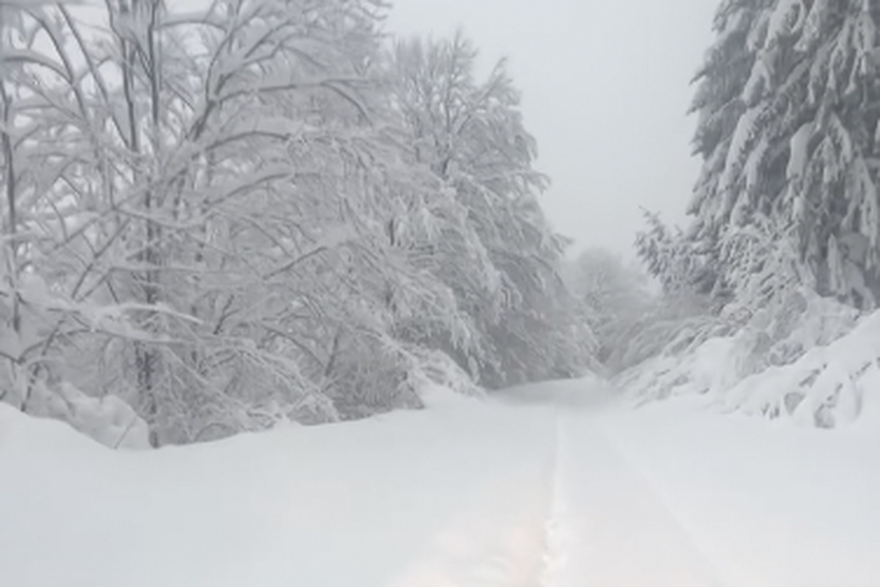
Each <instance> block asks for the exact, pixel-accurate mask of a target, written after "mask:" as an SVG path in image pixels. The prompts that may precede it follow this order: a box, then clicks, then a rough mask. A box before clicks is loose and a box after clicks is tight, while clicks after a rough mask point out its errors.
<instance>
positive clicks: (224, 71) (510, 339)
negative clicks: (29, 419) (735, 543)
mask: <svg viewBox="0 0 880 587" xmlns="http://www.w3.org/2000/svg"><path fill="white" fill-rule="evenodd" d="M175 7H177V8H178V9H179V7H180V5H179V4H177V3H171V2H164V1H163V0H108V1H107V2H106V3H103V4H94V5H91V4H89V5H79V4H77V3H69V4H68V3H54V2H47V1H41V0H4V1H3V3H2V4H0V16H2V22H0V34H2V38H0V107H2V124H0V153H2V154H0V158H2V167H0V173H2V184H0V187H2V191H3V198H2V206H0V211H2V213H0V221H2V232H0V257H2V258H0V401H3V402H5V403H7V404H10V405H12V406H14V407H15V408H16V409H19V410H21V411H23V412H26V413H28V414H32V415H34V416H40V417H51V418H56V419H61V420H65V421H67V422H69V423H70V424H72V425H73V426H74V427H75V428H77V429H78V430H80V431H82V432H85V433H86V434H89V435H92V436H93V437H95V438H97V439H99V440H101V442H104V443H105V444H107V445H109V446H114V447H115V446H121V445H126V444H132V445H137V444H139V443H142V441H143V439H147V441H148V442H149V445H150V446H153V447H159V446H163V445H169V444H187V443H194V442H201V441H207V440H213V439H218V438H223V437H227V436H230V435H234V434H236V433H239V432H244V431H258V430H264V429H268V428H272V427H274V426H276V425H278V424H279V423H283V422H290V421H295V422H300V423H303V424H323V423H330V422H339V421H347V420H353V419H361V418H366V417H369V416H372V415H375V414H380V413H384V412H388V411H392V410H399V409H419V408H421V407H422V404H423V402H422V398H421V390H422V389H424V388H425V387H426V386H429V385H441V386H445V387H448V388H450V389H453V390H455V391H456V392H458V393H461V394H465V395H476V396H479V395H483V394H485V393H487V390H488V391H491V390H497V389H501V388H505V387H509V386H514V385H518V384H522V383H526V382H536V381H545V380H551V379H565V378H575V377H579V376H582V375H585V374H587V373H596V374H599V375H601V376H602V377H606V378H609V379H610V380H613V381H616V382H619V384H620V385H621V386H624V385H625V386H628V387H630V388H632V389H635V390H637V391H638V393H639V394H640V396H641V397H643V398H645V399H646V400H653V399H663V398H665V397H668V396H669V395H670V394H673V393H679V392H680V391H681V389H682V388H688V389H690V390H692V391H693V392H695V393H707V392H709V391H713V392H716V391H717V392H720V393H724V394H727V397H728V398H729V401H730V402H732V404H731V405H732V407H733V408H734V409H742V410H745V411H747V412H754V413H760V414H763V415H765V416H770V417H778V416H779V415H781V414H783V413H786V412H787V413H789V414H796V415H797V416H798V417H802V418H805V419H806V420H808V421H810V422H811V423H812V424H813V425H816V426H820V427H833V426H835V425H836V424H838V423H840V422H843V421H847V420H851V419H854V418H856V417H857V416H858V412H859V408H858V406H859V402H860V399H859V397H860V393H861V392H860V391H859V389H858V385H857V382H858V380H859V378H861V377H863V376H865V374H866V373H867V372H868V371H871V372H873V371H872V370H876V369H878V367H877V365H878V364H880V363H878V362H877V361H876V359H878V358H880V351H872V350H870V347H871V345H870V344H865V345H861V346H860V347H859V348H863V347H864V348H863V350H862V351H861V354H860V355H859V357H858V359H857V360H856V359H854V360H853V362H852V364H848V365H847V366H846V368H845V369H843V371H842V372H840V373H838V372H837V371H835V372H834V373H831V371H830V370H829V369H828V368H827V367H828V361H827V360H824V359H822V358H821V357H819V358H817V357H816V355H815V353H811V350H813V349H814V348H816V347H819V346H823V345H828V344H831V343H834V342H835V341H840V340H845V339H842V338H841V337H845V336H846V335H849V336H859V337H861V338H859V339H858V340H873V339H872V338H871V336H872V333H873V332H874V329H875V328H876V327H875V326H873V322H871V321H870V319H871V317H870V316H869V315H870V314H871V312H873V311H874V310H875V309H876V307H877V302H878V299H880V298H878V296H880V272H878V259H880V257H878V253H880V239H878V236H880V199H878V198H880V196H878V192H877V184H876V182H877V178H878V174H880V145H878V137H880V128H878V120H880V108H878V106H880V83H878V80H880V75H878V67H880V51H878V33H877V30H876V24H875V23H877V22H880V6H878V5H877V3H875V2H855V1H851V0H725V1H724V2H722V4H721V6H720V8H719V9H718V12H717V16H716V18H715V23H714V31H715V35H716V41H715V43H714V44H713V46H712V47H711V48H709V50H708V52H707V53H706V57H705V61H704V65H703V66H702V67H701V68H700V70H699V71H698V72H697V73H696V75H695V78H694V91H695V94H694V99H693V105H692V113H693V115H694V116H695V117H696V118H697V120H698V125H697V132H696V135H695V137H694V141H693V146H694V150H695V153H696V154H697V155H698V156H699V157H700V158H701V161H702V172H701V175H700V177H699V178H696V179H697V181H696V187H695V190H694V193H693V196H692V199H691V202H690V204H689V207H688V213H689V215H690V220H689V225H688V226H686V227H684V228H678V227H675V226H669V225H667V224H665V223H664V221H663V220H662V219H661V218H660V217H659V215H657V214H655V213H654V212H652V211H650V210H646V211H645V224H644V229H643V230H642V231H641V232H640V233H639V234H637V235H634V246H635V250H636V252H637V255H638V258H639V259H640V261H641V262H642V265H641V266H638V267H635V266H631V265H629V264H627V263H626V262H624V261H623V260H622V258H621V257H619V256H616V255H615V254H614V253H612V252H609V251H606V250H603V249H599V248H592V249H587V250H585V251H581V252H576V251H572V249H571V244H572V242H571V239H569V238H567V237H566V236H564V235H561V234H558V233H556V232H555V231H554V229H553V227H552V226H551V224H550V222H549V221H548V220H547V218H546V216H545V214H544V212H543V211H542V208H541V205H540V197H541V194H542V192H543V190H544V189H545V188H546V187H547V186H548V185H549V182H550V181H551V178H549V177H546V176H545V175H544V174H542V173H541V172H540V170H539V169H538V168H536V165H535V159H536V156H537V149H538V140H537V138H536V137H535V136H533V135H532V134H530V133H529V131H528V130H527V128H526V125H525V122H524V119H523V116H522V113H521V109H520V100H521V95H520V92H519V90H518V88H517V86H516V83H515V81H514V80H513V79H512V77H511V75H510V74H509V70H508V67H507V64H506V62H505V61H503V60H502V61H499V62H498V63H495V64H493V66H492V67H490V68H488V70H486V71H488V73H485V74H483V73H481V72H482V71H483V70H484V69H485V67H483V68H481V66H480V55H479V51H478V47H477V46H476V45H475V43H474V42H472V41H471V40H470V39H469V38H468V37H467V35H466V33H464V32H460V33H458V34H456V35H453V36H451V37H448V38H419V37H413V38H397V37H394V36H392V35H389V34H388V33H386V32H385V30H384V28H383V19H384V16H385V14H386V12H387V10H388V9H389V7H388V6H386V5H385V4H384V3H383V2H381V1H380V0H214V1H213V2H210V3H209V4H207V5H206V6H203V7H201V8H198V9H193V10H191V11H187V12H184V11H179V10H176V9H175ZM483 65H485V64H483ZM875 321H876V320H875ZM865 337H867V338H865ZM875 348H876V347H875ZM707 354H708V355H712V356H720V355H724V356H726V357H727V361H728V363H729V364H726V365H725V367H724V369H722V372H721V375H718V374H717V373H716V374H712V373H708V374H707V373H702V374H701V372H700V371H699V369H697V368H695V366H694V365H695V364H697V363H699V362H700V361H701V360H702V359H701V357H705V356H707ZM875 355H876V356H875ZM771 369H783V370H784V369H789V371H785V372H786V373H789V372H790V373H793V375H792V376H791V377H789V380H786V383H785V385H775V386H774V389H772V390H766V389H762V390H761V392H760V393H758V392H757V391H755V390H756V389H758V388H760V386H757V385H755V381H754V379H749V378H750V377H752V376H755V375H758V374H761V373H764V372H767V371H768V370H771ZM743 382H746V383H745V384H744V383H743ZM854 382H855V383H854Z"/></svg>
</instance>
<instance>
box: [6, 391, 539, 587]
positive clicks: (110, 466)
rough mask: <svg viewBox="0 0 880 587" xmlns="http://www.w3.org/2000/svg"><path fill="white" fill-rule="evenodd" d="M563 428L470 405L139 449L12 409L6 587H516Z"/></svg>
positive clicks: (530, 552) (529, 559) (531, 555)
mask: <svg viewBox="0 0 880 587" xmlns="http://www.w3.org/2000/svg"><path fill="white" fill-rule="evenodd" d="M434 391H437V390H436V389H435V390H434ZM438 395H443V397H444V398H445V399H443V401H446V400H449V399H450V397H454V396H450V395H449V393H448V392H443V393H440V394H438ZM426 397H428V398H429V399H428V403H429V404H431V403H432V399H431V398H432V397H433V396H432V394H431V392H429V393H428V395H427V396H426ZM434 399H436V398H434ZM553 427H554V419H553V412H552V410H549V409H541V408H535V409H532V410H529V411H528V412H524V411H517V410H500V409H498V407H497V406H490V405H488V404H487V403H486V402H481V401H475V400H470V401H469V400H461V401H459V402H457V403H456V405H455V407H454V408H453V407H452V406H450V405H449V404H446V405H445V406H444V408H443V409H427V410H421V411H409V412H396V413H389V414H385V415H382V416H378V417H376V418H373V419H369V420H363V421H358V422H353V423H346V424H330V425H326V426H317V427H306V426H296V425H290V426H285V427H281V428H279V429H276V430H273V431H269V432H264V433H260V434H242V435H239V436H236V437H233V438H229V439H226V440H222V441H217V442H213V443H205V444H197V445H190V446H186V447H166V448H162V449H159V450H155V451H143V452H130V451H111V450H107V449H106V448H104V447H102V446H100V445H98V444H97V443H95V442H93V441H92V440H90V439H88V438H86V437H85V436H83V435H81V434H79V433H78V432H76V431H75V430H73V429H72V428H71V427H69V426H67V425H66V424H63V423H61V422H57V421H54V420H49V419H36V418H31V417H29V416H26V415H24V414H22V413H20V412H19V411H17V410H15V409H13V408H11V407H9V406H6V405H0V585H4V586H9V587H157V586H160V585H161V586H162V587H203V586H209V585H210V586H211V587H242V586H246V585H259V586H260V587H275V586H277V587H289V586H290V585H339V586H345V585H364V586H376V587H380V586H388V587H424V586H426V585H445V584H457V585H466V584H467V585H471V584H477V583H478V582H479V580H480V577H481V576H483V577H484V576H485V573H491V574H492V576H493V577H497V578H499V580H498V581H497V582H496V583H494V584H496V585H511V586H512V585H515V584H517V583H515V582H514V579H515V578H516V577H520V578H521V577H522V575H521V573H522V572H525V570H526V569H527V568H531V567H533V566H534V565H540V563H541V556H542V552H541V550H540V544H539V543H533V542H530V541H525V542H524V541H522V540H519V538H518V537H520V536H526V537H530V536H541V535H542V534H541V526H540V524H541V523H542V521H543V513H544V510H545V508H546V505H547V495H546V487H545V485H546V483H545V480H546V479H547V478H549V472H548V469H547V467H548V463H550V462H552V458H551V453H552V451H553V438H554V434H553ZM505 577H506V579H505ZM505 580H506V581H508V582H504V581H505ZM449 581H453V582H452V583H449Z"/></svg>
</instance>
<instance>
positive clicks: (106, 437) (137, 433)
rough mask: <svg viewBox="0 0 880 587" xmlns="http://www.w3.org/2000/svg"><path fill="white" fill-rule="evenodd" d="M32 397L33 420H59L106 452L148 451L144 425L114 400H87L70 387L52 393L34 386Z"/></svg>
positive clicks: (97, 398) (118, 401)
mask: <svg viewBox="0 0 880 587" xmlns="http://www.w3.org/2000/svg"><path fill="white" fill-rule="evenodd" d="M33 396H34V397H33V398H32V403H33V405H34V406H35V408H34V409H32V410H30V411H29V413H30V414H32V415H34V416H38V417H47V418H54V419H56V420H63V421H65V422H67V423H69V424H70V425H71V426H72V427H73V428H75V429H76V430H78V431H79V432H81V433H83V434H85V435H86V436H88V437H90V438H92V439H94V440H97V441H98V442H100V443H101V444H103V445H104V446H107V447H110V448H114V449H116V448H126V449H137V450H144V449H149V448H151V446H150V429H149V427H148V426H147V423H146V422H145V421H144V420H143V419H142V418H140V417H139V416H138V415H137V413H135V411H134V409H132V407H131V406H130V405H128V404H127V403H125V402H124V401H122V400H121V399H120V398H118V397H116V396H113V395H108V396H105V397H89V396H87V395H86V394H84V393H83V392H82V391H80V390H79V389H77V388H76V387H74V386H73V385H71V384H70V383H61V384H59V385H58V386H57V387H56V388H54V389H49V388H48V387H47V386H45V385H42V384H38V385H34V387H33Z"/></svg>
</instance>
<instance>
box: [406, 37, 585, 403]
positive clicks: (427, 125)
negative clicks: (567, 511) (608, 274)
mask: <svg viewBox="0 0 880 587" xmlns="http://www.w3.org/2000/svg"><path fill="white" fill-rule="evenodd" d="M477 57H478V55H477V51H476V49H475V48H474V46H473V44H472V43H471V42H470V41H468V40H467V39H466V38H465V37H464V36H463V35H462V34H461V33H460V32H459V33H457V34H456V35H455V36H454V37H453V38H452V39H448V40H439V41H434V40H428V41H423V40H420V39H413V40H409V41H399V42H398V43H397V44H396V45H395V47H394V50H393V53H392V55H391V70H392V75H393V79H394V85H393V87H394V104H395V107H396V109H397V110H398V112H399V113H400V114H401V116H402V118H403V120H404V122H405V125H406V128H407V130H408V132H409V133H410V136H411V140H412V141H413V142H414V145H415V148H414V154H413V155H414V159H415V161H416V162H417V163H420V164H422V165H425V166H427V167H428V168H429V169H430V170H431V171H432V172H433V173H434V174H435V175H436V176H437V177H438V178H439V179H440V181H441V182H442V185H443V188H444V190H445V191H444V193H448V194H451V200H448V204H449V208H448V209H447V210H446V211H444V212H443V216H444V225H445V226H446V228H445V229H444V230H446V231H447V234H446V235H445V237H444V238H443V239H441V240H440V242H439V243H438V244H437V246H436V248H435V249H434V250H433V255H432V259H431V260H430V270H431V271H432V272H433V273H434V274H435V275H437V276H438V277H439V278H440V279H441V280H442V281H443V282H444V283H446V284H447V285H448V286H449V287H450V288H452V290H453V291H454V292H455V297H456V300H457V302H458V306H459V307H460V308H461V309H462V311H464V312H465V313H466V315H467V316H469V317H470V319H471V320H472V322H473V324H474V325H475V328H476V331H477V332H478V333H479V337H480V340H479V341H477V344H476V345H474V347H473V350H472V351H471V352H470V354H469V355H463V354H462V353H461V352H456V353H455V354H456V355H457V356H458V357H459V359H460V362H461V363H462V364H464V365H468V364H471V365H473V366H472V369H473V370H476V371H478V372H479V374H480V376H481V381H483V382H484V383H486V384H488V385H490V386H497V385H502V384H504V383H510V382H518V381H523V380H528V379H533V378H540V377H547V376H551V375H559V374H563V373H571V372H575V371H577V369H578V368H579V367H580V365H582V364H584V362H585V361H586V360H587V359H588V358H589V354H590V349H589V344H588V343H587V342H586V339H587V338H588V337H587V336H586V335H585V333H583V332H579V333H573V332H571V331H570V328H571V325H570V321H569V320H568V317H567V312H568V310H563V309H562V308H565V307H570V305H569V306H567V305H566V304H569V302H567V301H565V298H566V296H567V292H565V287H564V285H563V284H562V283H561V281H560V278H559V275H558V271H559V269H560V267H561V260H562V252H563V248H564V243H563V241H562V240H561V239H560V238H559V237H558V236H557V235H555V234H554V233H553V232H552V231H551V230H550V228H549V226H548V223H547V221H546V219H545V218H544V215H543V212H542V210H541V208H540V206H539V205H538V202H537V199H536V194H537V193H538V192H539V191H540V190H542V189H543V188H544V187H545V185H546V183H547V179H546V178H545V177H544V176H543V175H541V174H540V173H538V172H537V171H535V170H534V168H533V166H532V162H533V160H534V157H535V149H536V145H535V139H534V138H533V137H532V136H531V135H530V134H529V133H528V132H527V131H526V129H525V127H524V125H523V120H522V114H521V113H520V111H519V100H520V97H519V92H518V91H517V90H516V88H515V87H514V85H513V82H512V80H511V79H510V77H509V75H508V73H507V69H506V66H505V62H504V61H501V62H499V63H497V64H496V65H495V67H494V68H492V69H491V71H490V72H489V74H488V76H487V77H486V78H485V79H482V80H480V79H478V78H477V75H476V65H477ZM446 197H449V196H446ZM452 219H454V222H450V220H452ZM439 342H440V344H441V345H442V341H439ZM437 343H438V341H437V340H435V341H434V344H437ZM474 363H476V364H475V365H474Z"/></svg>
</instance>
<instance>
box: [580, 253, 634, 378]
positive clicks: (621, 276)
mask: <svg viewBox="0 0 880 587" xmlns="http://www.w3.org/2000/svg"><path fill="white" fill-rule="evenodd" d="M566 273H567V275H566V277H567V279H566V281H567V282H568V285H569V289H570V290H571V292H572V293H573V294H574V295H575V296H576V297H577V298H578V300H579V301H580V302H582V304H583V305H582V316H581V319H583V320H584V321H586V323H587V324H588V325H589V326H590V329H591V330H592V331H593V332H594V333H595V335H596V338H597V339H598V342H599V345H600V347H599V353H598V358H599V359H600V360H601V361H603V362H607V360H608V358H609V357H610V355H611V354H612V353H613V352H614V350H615V349H616V347H617V346H619V345H621V344H626V341H625V340H623V335H624V334H625V333H629V332H630V331H631V329H632V328H633V326H634V325H635V324H637V323H638V322H639V320H641V319H642V318H643V317H644V316H645V314H646V313H647V311H648V308H649V305H650V303H651V301H652V300H651V296H650V294H649V292H648V290H647V275H645V274H644V273H642V272H640V271H639V270H638V269H637V268H635V267H630V266H627V265H626V264H625V263H624V261H623V259H622V258H621V257H620V256H619V255H616V254H614V253H612V252H611V251H608V250H606V249H602V248H590V249H586V250H585V251H583V252H582V253H581V254H580V255H578V257H577V258H576V259H575V260H574V261H573V262H572V263H571V264H570V266H569V267H568V270H567V272H566Z"/></svg>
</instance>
